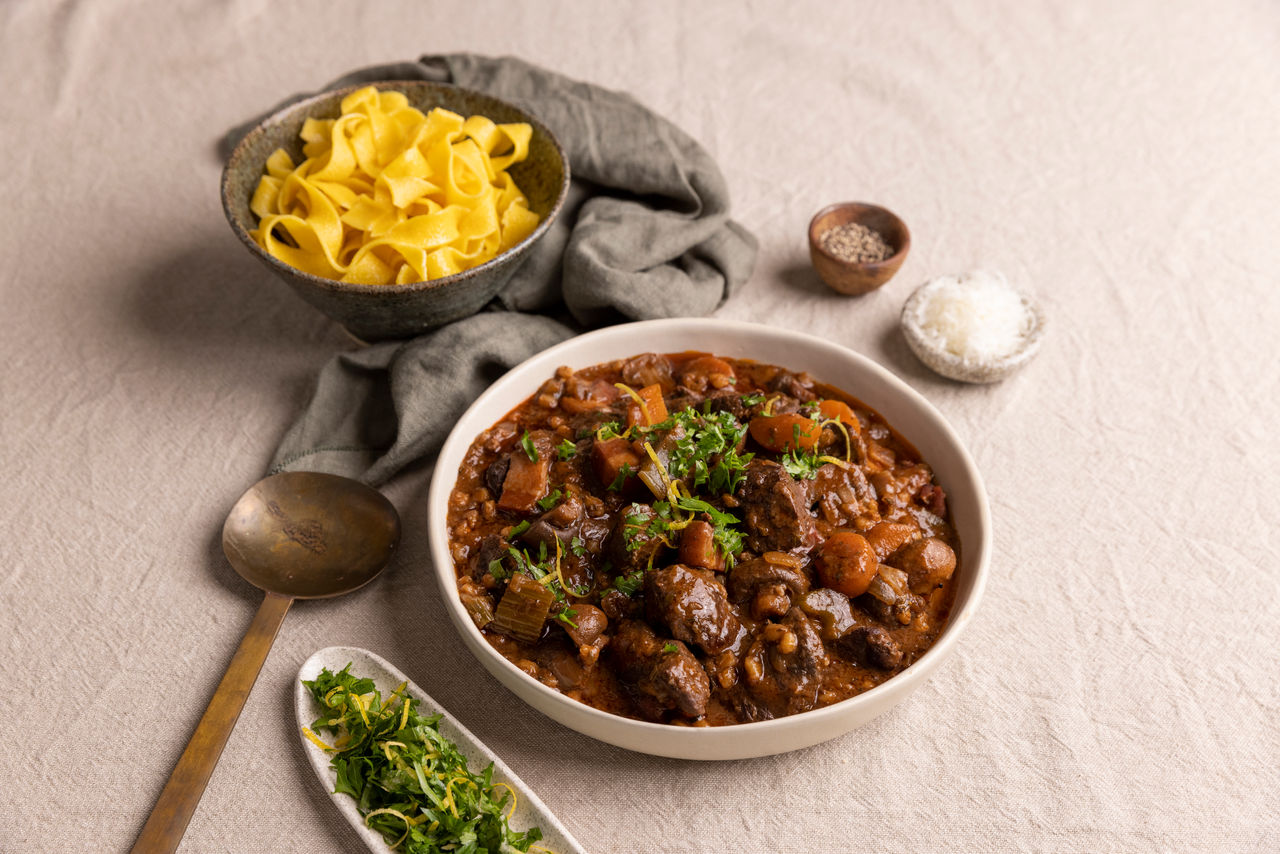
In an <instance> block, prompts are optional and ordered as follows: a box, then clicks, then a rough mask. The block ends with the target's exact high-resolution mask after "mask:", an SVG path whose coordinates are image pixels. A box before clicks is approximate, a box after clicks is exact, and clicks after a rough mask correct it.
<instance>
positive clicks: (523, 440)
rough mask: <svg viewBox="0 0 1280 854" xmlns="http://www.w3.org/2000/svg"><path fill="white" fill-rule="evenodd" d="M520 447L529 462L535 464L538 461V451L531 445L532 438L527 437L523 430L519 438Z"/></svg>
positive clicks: (526, 431) (526, 432)
mask: <svg viewBox="0 0 1280 854" xmlns="http://www.w3.org/2000/svg"><path fill="white" fill-rule="evenodd" d="M520 447H522V448H524V453H525V456H527V457H528V458H529V460H530V462H535V463H536V462H537V461H538V449H537V447H536V446H535V445H534V444H533V437H532V436H530V435H529V431H528V430H525V431H524V435H523V436H521V437H520Z"/></svg>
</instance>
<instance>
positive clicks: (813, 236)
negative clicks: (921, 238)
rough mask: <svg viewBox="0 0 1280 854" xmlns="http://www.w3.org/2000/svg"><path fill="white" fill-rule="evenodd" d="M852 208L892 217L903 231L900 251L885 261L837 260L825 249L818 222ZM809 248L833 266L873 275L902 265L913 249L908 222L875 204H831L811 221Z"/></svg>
mask: <svg viewBox="0 0 1280 854" xmlns="http://www.w3.org/2000/svg"><path fill="white" fill-rule="evenodd" d="M852 207H857V208H864V209H867V210H877V211H881V212H882V213H885V214H887V215H888V216H890V217H892V218H893V221H894V222H896V223H897V224H898V227H899V228H901V229H902V245H901V246H899V247H898V250H897V251H896V252H894V253H893V254H892V255H890V256H889V257H888V258H885V259H884V260H883V261H846V260H845V259H844V258H837V257H836V256H835V255H832V254H831V253H830V252H828V251H827V250H826V249H824V248H823V246H822V241H821V240H820V239H819V238H821V236H822V235H821V234H819V233H818V221H819V220H820V219H822V218H823V217H825V216H827V215H828V214H832V213H835V212H836V211H838V210H843V209H845V208H852ZM823 231H824V232H825V231H826V229H823ZM883 236H884V235H881V237H883ZM809 248H810V249H812V250H813V251H814V252H817V253H818V254H819V255H821V256H822V257H823V258H825V259H827V260H828V261H830V262H831V263H832V264H839V265H840V266H841V267H847V268H849V269H853V270H867V271H869V272H873V273H874V272H880V271H882V270H885V269H887V268H889V267H890V266H896V265H898V264H901V263H902V261H903V259H904V258H906V257H907V252H908V250H910V249H911V229H909V228H907V223H906V220H904V219H903V218H902V217H900V216H898V215H897V214H896V213H894V212H893V211H891V210H889V209H888V208H886V207H884V206H883V205H877V204H875V203H873V202H834V203H833V204H829V205H827V206H826V207H825V208H823V209H822V210H820V211H818V212H817V213H816V214H814V215H813V217H812V218H811V219H810V220H809Z"/></svg>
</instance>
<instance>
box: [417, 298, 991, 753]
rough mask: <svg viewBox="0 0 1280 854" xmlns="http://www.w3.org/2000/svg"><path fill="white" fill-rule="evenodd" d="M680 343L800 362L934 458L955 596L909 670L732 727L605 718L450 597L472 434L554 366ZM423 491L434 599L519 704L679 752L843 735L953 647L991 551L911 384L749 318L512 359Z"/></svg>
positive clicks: (658, 325) (952, 456)
mask: <svg viewBox="0 0 1280 854" xmlns="http://www.w3.org/2000/svg"><path fill="white" fill-rule="evenodd" d="M688 350H698V351H703V352H708V353H714V354H716V355H719V356H730V357H734V358H741V359H752V360H754V361H756V362H763V363H765V364H770V365H777V366H779V367H782V368H786V369H788V370H791V371H796V372H801V371H807V372H808V373H810V374H812V375H813V377H814V378H815V380H817V381H818V382H821V383H824V384H827V385H830V386H834V387H836V388H838V389H840V390H842V391H844V392H846V393H848V394H850V395H852V396H853V397H855V398H857V399H858V400H861V401H862V402H863V403H865V404H867V406H869V407H871V408H872V409H874V410H876V411H877V412H879V413H880V415H882V416H883V417H884V418H885V420H886V421H888V423H889V425H890V426H891V427H893V428H894V430H896V431H897V432H898V433H899V434H900V435H901V436H902V437H903V438H905V439H906V440H907V441H908V442H910V443H911V444H912V445H914V446H915V448H916V450H918V451H919V452H920V456H921V458H923V459H924V461H925V462H927V463H929V465H931V466H932V467H933V470H934V475H935V480H936V482H937V483H938V484H939V485H940V486H941V487H942V488H943V489H944V490H945V491H946V494H947V500H948V505H949V507H950V514H951V523H952V525H953V526H954V527H955V530H956V533H957V535H958V536H959V539H960V555H959V565H958V566H957V568H956V571H955V581H954V583H955V585H956V592H955V601H954V605H953V607H952V611H951V616H950V618H949V619H948V621H947V625H946V627H945V628H944V629H943V631H942V633H941V634H940V635H939V637H938V639H937V641H935V642H934V644H933V646H932V647H930V648H929V650H928V651H927V652H925V653H924V655H922V656H921V657H920V658H919V659H917V660H916V661H915V662H914V663H913V664H912V665H911V666H910V667H908V668H906V669H905V670H903V671H902V672H901V673H899V674H897V675H895V676H893V677H892V678H890V679H888V680H887V681H885V682H884V683H883V684H881V685H878V686H876V687H875V688H872V689H871V690H869V691H866V692H864V693H862V694H858V695H857V696H854V697H851V698H849V699H847V700H844V701H841V702H838V703H834V704H832V705H829V706H824V707H822V708H818V709H813V710H811V711H807V712H802V713H800V714H796V715H790V716H787V717H781V718H775V719H773V720H768V721H758V722H755V723H744V724H736V725H732V726H716V727H687V726H673V725H670V724H662V723H651V722H648V721H641V720H635V719H632V718H627V717H622V716H619V715H614V714H611V713H609V712H604V711H601V710H599V709H596V708H593V707H591V706H588V705H585V704H583V703H580V702H578V701H576V700H573V699H571V698H569V697H567V696H565V695H564V694H561V693H560V692H558V691H556V690H554V689H552V688H549V687H547V686H546V685H543V684H542V683H541V682H539V681H537V680H536V679H534V678H532V677H531V676H529V675H528V674H526V673H525V672H524V671H522V670H520V669H519V668H518V667H516V666H515V664H513V663H512V662H510V661H508V660H507V659H506V658H504V657H503V656H502V655H501V654H500V653H499V652H498V651H497V650H495V649H494V648H493V647H492V646H490V645H489V643H488V642H487V641H486V640H485V638H484V636H483V635H482V634H481V632H480V630H479V629H477V628H476V625H475V623H474V622H472V620H471V618H470V617H469V616H468V614H467V612H466V609H465V608H464V607H463V605H462V602H461V600H460V599H459V597H458V593H457V577H456V575H455V571H454V563H453V559H452V557H451V556H450V550H449V527H448V522H447V516H448V509H449V496H450V493H451V492H452V490H453V487H454V485H455V483H456V481H457V478H458V469H459V466H461V464H462V460H463V457H464V455H465V454H466V452H467V449H468V448H469V447H470V446H471V443H472V442H473V441H474V440H475V438H476V436H477V435H479V434H480V433H481V432H482V431H484V430H487V429H488V428H489V427H492V426H493V425H494V424H495V423H497V422H498V421H500V420H501V419H502V418H503V417H504V416H505V415H507V413H509V412H510V411H511V410H512V409H514V408H515V407H516V406H518V405H519V404H521V403H522V402H523V401H524V400H526V399H527V398H528V397H530V396H531V395H532V394H534V392H536V391H537V389H538V387H539V386H540V385H541V384H542V383H543V382H544V381H545V380H546V379H547V378H549V377H550V376H552V375H553V374H554V373H555V370H556V368H558V367H560V366H561V365H568V366H569V367H571V368H573V369H575V370H576V369H580V368H585V367H589V366H591V365H597V364H600V363H602V362H609V361H612V360H614V359H624V358H628V357H630V356H634V355H637V354H640V353H678V352H684V351H688ZM427 500H428V516H427V519H428V522H427V524H428V530H429V533H430V537H431V555H432V561H433V564H434V571H435V574H436V581H437V582H438V583H439V585H440V592H441V595H442V597H443V599H444V604H445V608H446V610H447V611H448V613H449V616H450V618H451V619H452V620H453V624H454V626H455V627H456V628H457V630H458V632H459V634H461V636H462V639H463V641H464V642H465V643H466V645H467V647H468V648H469V649H470V650H471V652H472V654H474V655H475V657H476V658H477V659H478V660H479V661H480V663H481V664H482V665H483V666H484V668H485V669H486V670H488V671H489V673H491V674H492V675H493V676H494V677H495V678H497V679H498V681H500V682H502V684H504V685H505V686H506V687H507V688H509V689H511V691H512V692H514V693H515V694H516V696H518V697H520V698H521V699H522V700H524V701H525V702H526V703H528V704H529V705H530V706H532V707H533V708H535V709H537V710H538V711H540V712H542V713H543V714H545V715H547V716H548V717H550V718H552V719H553V720H555V721H558V722H559V723H561V724H564V725H565V726H567V727H569V728H571V729H574V730H577V731H578V732H581V733H583V734H585V735H588V736H591V737H592V738H596V739H599V740H600V741H604V742H608V743H609V744H614V745H617V746H619V747H624V748H627V749H629V750H635V751H639V752H641V753H650V754H654V755H657V756H669V757H675V758H680V759H745V758H749V757H755V756H767V755H770V754H774V753H784V752H786V751H789V750H797V749H799V748H802V747H809V746H811V745H814V744H818V743H820V742H823V741H827V740H828V739H832V738H835V737H837V736H839V735H843V734H844V733H846V732H849V731H850V730H852V729H855V728H857V727H859V726H862V725H863V724H865V723H867V722H868V721H870V720H872V719H873V718H875V717H876V716H878V715H880V714H883V713H884V712H886V711H887V710H889V709H890V708H892V707H893V706H894V705H896V704H897V703H899V702H901V701H902V700H903V699H905V698H906V697H907V696H908V695H909V694H910V693H911V692H912V691H914V690H915V689H916V688H917V687H919V686H920V684H921V683H922V682H923V681H924V680H925V679H926V678H928V676H929V674H931V673H932V672H933V671H934V670H935V669H936V668H937V667H938V665H939V664H941V663H942V662H943V660H944V659H946V658H947V656H949V655H950V654H951V653H952V652H953V651H954V649H955V647H956V643H957V641H958V640H959V638H960V636H961V635H962V634H963V633H964V630H965V628H966V627H967V626H968V625H969V623H970V622H971V621H972V620H973V617H974V614H975V613H976V612H977V609H978V605H979V603H980V601H981V599H982V591H983V588H984V586H985V584H986V578H987V572H988V563H989V560H990V552H991V521H990V510H989V508H988V504H987V496H986V491H985V489H984V488H983V484H982V477H981V476H980V475H979V473H978V470H977V468H976V466H975V465H974V463H973V460H972V458H971V457H970V456H969V453H968V451H966V450H965V448H964V446H963V445H962V444H961V442H960V439H959V437H958V436H957V435H956V433H955V431H954V430H953V429H952V428H951V426H950V425H949V424H948V423H947V421H946V419H944V418H943V417H942V415H941V414H940V413H939V412H938V410H936V409H935V408H934V407H933V406H932V405H931V404H930V403H929V402H928V401H927V400H925V399H924V397H922V396H921V395H920V394H919V393H918V392H916V391H915V390H914V389H912V388H911V387H910V386H908V385H907V384H906V383H904V382H903V381H902V380H900V379H898V378H897V377H895V376H894V375H893V374H891V373H889V371H887V370H885V369H884V368H882V367H881V366H880V365H878V364H876V363H875V362H873V361H871V360H870V359H868V358H867V357H865V356H862V355H859V354H858V353H855V352H854V351H852V350H850V349H848V348H847V347H843V346H841V345H839V344H835V343H833V342H831V341H827V340H825V339H822V338H818V337H816V336H813V335H808V334H805V333H802V332H794V331H790V330H786V329H776V328H773V327H768V326H763V325H759V324H754V323H740V322H735V321H726V320H714V319H706V318H696V319H695V318H690V319H678V320H655V321H645V322H641V323H629V324H623V325H620V326H612V327H609V328H606V329H602V330H599V331H596V332H591V333H588V334H585V335H581V336H578V337H576V338H572V339H570V340H568V341H566V342H564V343H562V344H559V345H557V346H555V347H552V348H550V349H548V350H544V351H543V352H542V353H539V354H538V355H536V356H534V357H533V358H531V359H529V360H528V361H526V362H524V363H523V364H521V365H518V366H517V367H515V368H513V369H512V370H511V371H509V372H508V373H507V374H506V375H504V376H503V377H502V378H500V379H499V380H498V381H497V382H495V383H494V384H493V385H492V386H490V387H489V388H488V389H487V390H486V391H485V392H484V393H483V394H482V395H480V397H478V398H477V399H476V401H475V403H473V404H472V405H471V407H470V408H469V409H468V410H467V411H466V413H465V414H464V415H463V416H462V417H461V418H460V419H459V420H458V423H457V424H456V425H455V426H454V428H453V431H452V432H451V433H450V434H449V438H448V439H447V440H446V441H445V444H444V447H443V448H442V449H441V451H440V456H439V459H438V460H437V462H436V467H435V474H434V476H433V478H432V481H431V489H430V493H429V495H428V499H427Z"/></svg>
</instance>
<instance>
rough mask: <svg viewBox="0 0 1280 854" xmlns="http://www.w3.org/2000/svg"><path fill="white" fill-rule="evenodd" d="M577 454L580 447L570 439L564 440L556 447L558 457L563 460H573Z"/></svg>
mask: <svg viewBox="0 0 1280 854" xmlns="http://www.w3.org/2000/svg"><path fill="white" fill-rule="evenodd" d="M577 453H578V446H577V445H575V444H573V442H570V441H569V440H568V439H562V440H560V444H559V445H556V456H557V457H559V458H560V459H562V460H571V459H573V458H574V456H575V455H576V454H577Z"/></svg>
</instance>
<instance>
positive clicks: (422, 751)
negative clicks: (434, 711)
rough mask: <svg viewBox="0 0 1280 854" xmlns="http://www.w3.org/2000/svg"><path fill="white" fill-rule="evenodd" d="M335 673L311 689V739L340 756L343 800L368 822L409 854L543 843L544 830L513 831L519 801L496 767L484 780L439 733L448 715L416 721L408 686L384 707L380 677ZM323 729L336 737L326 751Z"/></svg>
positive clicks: (325, 673) (336, 766)
mask: <svg viewBox="0 0 1280 854" xmlns="http://www.w3.org/2000/svg"><path fill="white" fill-rule="evenodd" d="M350 671H351V665H350V664H348V665H347V666H346V667H344V668H343V669H342V671H341V672H339V673H333V672H331V671H330V670H329V669H328V668H326V669H324V670H322V671H321V672H320V675H319V676H317V677H316V678H315V679H314V680H311V681H307V680H304V681H303V683H302V684H303V685H304V686H305V687H306V689H307V691H308V692H310V694H311V696H312V698H314V700H315V702H316V705H317V707H318V708H319V710H320V716H319V717H318V718H316V720H315V721H314V722H312V724H311V726H310V727H303V730H302V732H303V735H305V736H306V737H307V739H308V740H310V741H311V742H312V743H313V744H316V745H317V746H319V747H320V748H322V749H323V750H324V751H325V752H326V753H328V754H329V755H330V756H331V757H332V758H331V760H330V766H329V767H331V768H332V769H333V771H334V773H335V774H336V778H337V779H336V783H335V788H334V791H335V792H341V793H343V794H346V795H349V796H351V797H352V798H353V799H355V801H356V809H357V810H359V812H360V814H361V815H362V816H363V817H364V820H365V824H367V825H368V826H369V827H371V828H373V829H374V830H376V831H378V832H379V833H381V834H382V836H383V838H384V839H385V840H386V842H387V844H388V845H390V846H391V847H392V848H395V849H397V850H398V851H403V852H406V854H426V852H431V851H522V852H527V851H528V850H529V849H530V848H531V847H532V846H533V844H534V843H535V842H537V841H538V840H540V839H541V838H542V831H541V830H539V829H538V828H536V827H533V828H530V829H529V830H526V831H516V830H512V829H511V826H510V825H509V824H508V823H507V812H508V811H509V810H510V809H511V803H513V795H512V794H511V791H510V789H509V788H508V787H506V786H504V785H502V784H500V783H499V784H495V783H494V782H493V764H492V763H490V764H489V765H488V766H486V767H485V768H484V770H482V771H481V772H480V773H478V774H476V773H473V772H472V771H471V769H470V768H469V767H468V766H467V759H466V757H465V756H463V755H462V753H461V752H460V751H459V750H458V746H457V745H456V744H454V743H453V742H452V741H450V740H449V739H448V738H446V737H445V736H444V735H442V734H441V733H440V727H439V722H440V717H441V716H440V715H427V716H423V715H420V714H418V711H417V706H418V700H417V699H415V698H413V697H409V696H406V695H405V693H404V692H405V689H406V688H407V687H408V683H404V684H401V685H400V687H398V688H396V689H395V691H393V692H392V693H391V696H389V697H387V699H386V700H385V701H384V700H383V699H382V694H381V692H379V691H378V690H377V688H376V687H375V686H374V683H373V680H372V679H359V678H357V677H355V676H353V675H352V674H351V672H350ZM316 731H319V732H324V733H327V734H331V735H333V736H335V737H336V738H335V739H334V743H333V744H332V745H329V744H326V743H325V742H324V741H322V740H321V739H320V738H319V736H317V735H316Z"/></svg>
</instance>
